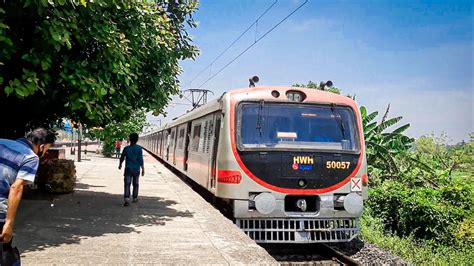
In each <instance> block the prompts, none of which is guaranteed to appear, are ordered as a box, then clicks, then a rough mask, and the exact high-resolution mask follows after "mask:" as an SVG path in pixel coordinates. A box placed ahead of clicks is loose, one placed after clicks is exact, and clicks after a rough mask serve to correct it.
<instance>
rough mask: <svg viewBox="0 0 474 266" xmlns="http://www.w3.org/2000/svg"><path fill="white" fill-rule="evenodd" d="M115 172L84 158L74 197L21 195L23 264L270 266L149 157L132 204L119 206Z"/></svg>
mask: <svg viewBox="0 0 474 266" xmlns="http://www.w3.org/2000/svg"><path fill="white" fill-rule="evenodd" d="M117 167H118V159H113V158H104V157H102V156H101V155H96V154H90V153H89V154H87V156H86V157H85V159H84V160H82V161H81V162H76V170H77V178H78V179H77V185H76V190H75V192H74V193H72V194H65V195H47V194H42V195H40V194H38V193H32V194H27V195H25V197H24V199H23V200H22V203H21V206H20V209H19V213H18V214H17V219H16V222H15V229H14V233H15V235H14V242H13V244H14V245H16V246H18V248H19V250H20V252H21V257H22V263H23V265H46V264H47V265H51V264H59V265H65V264H67V265H69V264H94V265H95V264H114V265H116V264H128V265H130V264H276V261H275V260H274V259H273V258H272V257H271V256H270V255H269V254H268V253H267V252H266V251H265V250H264V249H262V248H261V247H260V246H258V245H257V244H255V242H253V241H252V240H251V239H249V238H248V237H247V236H246V235H245V234H244V233H242V232H241V231H240V230H239V229H238V228H237V227H236V226H235V225H234V224H233V223H232V222H231V221H229V220H228V219H226V218H225V217H224V216H223V215H222V214H221V213H220V212H219V211H217V210H216V209H215V208H214V207H212V206H211V205H210V204H209V203H207V202H206V201H205V200H204V199H202V198H201V197H200V196H199V195H198V194H196V193H195V192H194V191H193V190H192V189H191V188H189V187H188V186H187V185H186V184H184V183H183V182H182V181H181V180H180V179H179V178H178V177H176V176H175V175H174V174H173V173H171V172H170V171H169V170H168V169H166V168H165V167H164V166H163V165H162V164H160V163H159V162H158V161H156V160H155V159H154V158H152V157H151V156H150V155H149V154H145V170H146V171H145V172H146V173H145V176H144V177H140V178H141V179H140V193H139V202H138V203H131V205H130V206H129V207H123V206H122V203H123V175H122V171H120V170H118V169H117Z"/></svg>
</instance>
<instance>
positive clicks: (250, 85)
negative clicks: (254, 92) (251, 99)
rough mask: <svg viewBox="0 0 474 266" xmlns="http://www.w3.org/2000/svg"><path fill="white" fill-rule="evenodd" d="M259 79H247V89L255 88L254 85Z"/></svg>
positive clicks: (255, 77) (254, 77)
mask: <svg viewBox="0 0 474 266" xmlns="http://www.w3.org/2000/svg"><path fill="white" fill-rule="evenodd" d="M259 80H260V79H259V78H258V77H257V76H253V77H251V78H249V83H250V84H249V88H252V87H255V84H256V83H258V81H259Z"/></svg>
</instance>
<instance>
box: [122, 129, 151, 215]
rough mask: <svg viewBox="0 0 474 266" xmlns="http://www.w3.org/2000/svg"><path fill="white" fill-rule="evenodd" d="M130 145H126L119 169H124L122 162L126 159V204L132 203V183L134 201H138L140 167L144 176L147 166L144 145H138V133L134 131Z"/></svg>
mask: <svg viewBox="0 0 474 266" xmlns="http://www.w3.org/2000/svg"><path fill="white" fill-rule="evenodd" d="M129 139H130V146H127V147H125V149H123V151H122V155H121V156H120V163H119V167H118V168H119V169H122V163H123V161H124V160H125V170H124V174H123V175H124V195H123V196H124V201H125V202H124V204H123V206H128V205H130V184H133V194H132V197H133V202H138V177H139V176H140V168H141V169H142V176H143V175H145V167H144V165H143V151H142V147H141V146H139V145H137V142H138V134H137V133H132V134H130V136H129Z"/></svg>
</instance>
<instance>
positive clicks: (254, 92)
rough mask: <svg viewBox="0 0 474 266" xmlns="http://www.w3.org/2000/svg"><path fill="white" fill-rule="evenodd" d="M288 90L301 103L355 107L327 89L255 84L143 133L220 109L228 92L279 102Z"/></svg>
mask: <svg viewBox="0 0 474 266" xmlns="http://www.w3.org/2000/svg"><path fill="white" fill-rule="evenodd" d="M274 91H277V92H278V95H279V96H278V97H275V96H274V95H276V93H274ZM272 92H273V94H272ZM288 92H300V93H303V95H304V99H303V100H302V101H301V102H302V103H312V102H317V103H327V104H339V105H348V106H351V107H353V108H357V105H356V103H355V101H354V100H352V99H351V98H349V97H347V96H344V95H340V94H336V93H332V92H328V91H322V90H317V89H311V88H304V87H290V86H257V87H250V88H240V89H232V90H230V91H228V92H225V93H224V94H222V95H221V96H219V97H217V98H215V99H213V100H211V101H209V102H208V103H206V104H204V105H202V106H199V107H197V108H195V109H193V110H191V111H188V112H187V113H185V114H183V115H181V116H178V117H176V118H174V119H173V120H172V121H170V122H168V123H166V124H165V125H163V126H162V127H160V128H158V129H157V130H155V131H153V132H150V133H147V134H145V135H149V134H153V133H156V132H159V131H162V130H163V129H166V128H169V127H172V126H175V125H179V124H182V123H183V122H185V121H188V120H192V119H195V118H199V117H201V116H202V115H205V114H208V113H212V112H214V111H217V110H219V109H221V108H222V106H221V100H222V98H223V97H224V96H225V95H226V94H228V95H229V97H231V100H237V101H241V100H252V99H258V100H262V99H263V100H266V101H278V102H281V101H285V100H286V101H288V102H290V101H289V100H288V98H287V94H288Z"/></svg>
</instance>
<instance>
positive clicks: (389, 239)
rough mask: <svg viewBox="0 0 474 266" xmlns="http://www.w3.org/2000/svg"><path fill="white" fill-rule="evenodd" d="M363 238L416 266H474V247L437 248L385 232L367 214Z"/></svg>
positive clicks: (363, 226) (376, 221) (378, 221)
mask: <svg viewBox="0 0 474 266" xmlns="http://www.w3.org/2000/svg"><path fill="white" fill-rule="evenodd" d="M361 227H362V228H361V238H362V239H363V240H365V241H367V242H369V243H372V244H375V245H376V246H378V247H380V248H383V249H385V250H388V251H390V252H391V253H392V254H394V255H397V256H399V257H401V258H403V259H404V260H405V261H407V262H410V263H414V264H430V265H433V264H436V265H474V247H473V246H469V245H465V246H456V247H453V246H435V245H432V244H430V243H429V242H420V241H416V240H415V239H414V238H413V237H406V238H405V237H399V236H395V235H391V234H387V233H386V232H384V229H383V224H382V222H381V221H380V220H379V219H377V218H374V217H372V216H370V214H369V213H367V212H366V213H365V214H364V216H363V217H362V219H361Z"/></svg>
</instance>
